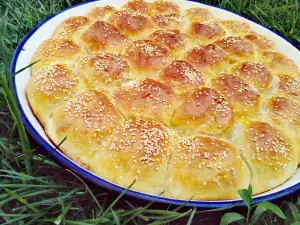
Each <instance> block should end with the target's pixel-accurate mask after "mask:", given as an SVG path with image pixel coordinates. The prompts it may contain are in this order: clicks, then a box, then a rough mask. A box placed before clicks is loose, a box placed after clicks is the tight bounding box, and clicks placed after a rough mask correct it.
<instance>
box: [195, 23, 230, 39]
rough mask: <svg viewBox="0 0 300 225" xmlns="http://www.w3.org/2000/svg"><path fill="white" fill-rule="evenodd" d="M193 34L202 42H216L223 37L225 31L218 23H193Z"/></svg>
mask: <svg viewBox="0 0 300 225" xmlns="http://www.w3.org/2000/svg"><path fill="white" fill-rule="evenodd" d="M191 31H192V34H194V35H195V36H196V37H197V38H199V39H200V40H203V41H206V40H215V39H217V38H220V37H223V36H224V35H225V31H224V30H223V29H222V28H221V27H220V26H219V25H218V24H216V23H212V22H210V23H193V24H192V25H191Z"/></svg>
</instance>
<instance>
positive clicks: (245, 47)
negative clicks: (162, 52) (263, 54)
mask: <svg viewBox="0 0 300 225" xmlns="http://www.w3.org/2000/svg"><path fill="white" fill-rule="evenodd" d="M215 44H216V45H218V46H219V47H221V48H222V49H223V50H224V51H225V52H227V53H228V54H230V57H231V58H232V59H236V58H238V59H240V58H245V59H249V58H250V59H251V57H252V55H253V54H254V49H253V46H252V44H251V43H250V42H249V41H247V40H245V39H242V38H240V37H234V36H230V37H226V38H223V39H221V40H219V41H216V42H215Z"/></svg>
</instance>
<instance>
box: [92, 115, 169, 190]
mask: <svg viewBox="0 0 300 225" xmlns="http://www.w3.org/2000/svg"><path fill="white" fill-rule="evenodd" d="M171 145H172V143H171V137H170V134H169V133H168V131H167V129H166V128H165V127H164V126H163V125H162V124H161V123H156V122H153V121H147V120H128V121H127V123H126V124H125V125H124V126H121V127H117V128H116V129H115V131H114V132H113V134H112V135H111V136H110V137H109V138H107V139H106V140H105V141H104V142H103V143H102V145H101V146H102V151H98V152H97V154H96V157H95V159H94V161H93V164H92V165H94V167H93V168H92V169H93V170H94V171H95V173H96V174H98V175H100V176H101V177H104V178H106V179H109V180H111V181H113V182H115V183H117V184H120V185H125V186H129V185H130V184H132V183H133V181H134V180H136V182H135V184H134V186H133V188H134V189H135V190H138V191H143V192H144V191H147V193H153V194H161V192H162V191H163V187H164V183H165V180H166V175H167V163H168V159H169V155H170V148H171Z"/></svg>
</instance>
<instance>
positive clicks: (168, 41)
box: [149, 30, 186, 50]
mask: <svg viewBox="0 0 300 225" xmlns="http://www.w3.org/2000/svg"><path fill="white" fill-rule="evenodd" d="M149 39H150V40H154V41H155V42H158V43H160V44H162V45H164V46H167V47H168V48H169V49H171V50H175V49H176V50H178V49H180V48H182V47H184V46H185V43H186V36H185V34H183V33H181V32H180V31H179V30H158V31H155V32H154V33H153V34H151V35H150V36H149Z"/></svg>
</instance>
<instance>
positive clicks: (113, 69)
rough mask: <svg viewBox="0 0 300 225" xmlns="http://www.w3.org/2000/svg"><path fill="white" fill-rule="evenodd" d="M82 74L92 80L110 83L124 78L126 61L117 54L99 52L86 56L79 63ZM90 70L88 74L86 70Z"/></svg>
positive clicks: (126, 69) (127, 67) (126, 71)
mask: <svg viewBox="0 0 300 225" xmlns="http://www.w3.org/2000/svg"><path fill="white" fill-rule="evenodd" d="M79 68H80V70H81V73H82V75H83V76H86V77H88V79H90V80H92V82H96V83H101V84H102V83H105V84H107V83H111V82H114V81H116V80H122V81H125V80H126V76H127V73H128V72H129V65H128V63H127V61H126V60H125V59H124V58H123V57H122V56H121V55H119V54H117V53H114V54H110V53H99V54H94V55H90V56H87V57H86V58H84V59H83V60H82V61H81V62H80V63H79ZM89 70H92V73H91V74H90V75H89V73H87V72H86V71H89Z"/></svg>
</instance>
